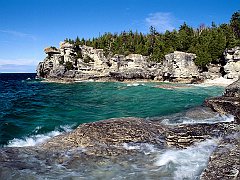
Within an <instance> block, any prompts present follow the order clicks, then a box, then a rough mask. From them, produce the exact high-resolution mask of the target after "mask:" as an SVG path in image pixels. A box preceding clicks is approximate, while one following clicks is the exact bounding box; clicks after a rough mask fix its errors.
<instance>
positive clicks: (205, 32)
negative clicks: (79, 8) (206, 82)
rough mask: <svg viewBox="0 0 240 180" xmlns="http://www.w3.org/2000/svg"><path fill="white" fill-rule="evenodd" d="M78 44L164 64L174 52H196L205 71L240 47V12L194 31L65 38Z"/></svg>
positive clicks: (127, 33) (153, 30)
mask: <svg viewBox="0 0 240 180" xmlns="http://www.w3.org/2000/svg"><path fill="white" fill-rule="evenodd" d="M65 41H66V42H70V43H72V44H74V45H75V47H77V46H79V45H87V46H91V47H94V48H96V49H103V50H104V53H105V56H110V55H113V54H124V55H128V54H131V53H136V54H142V55H144V56H149V57H150V59H151V60H152V61H156V62H161V61H162V59H163V58H164V56H165V55H166V54H168V53H171V52H173V51H183V52H189V53H195V54H196V55H197V58H196V59H195V63H196V65H197V66H199V67H200V68H204V67H205V66H206V65H208V64H209V63H221V60H222V59H223V58H222V56H223V52H224V50H225V49H226V48H228V49H229V48H233V47H235V46H240V11H237V12H235V13H233V14H232V17H231V19H230V22H229V23H223V24H220V25H216V24H215V23H214V22H212V25H211V27H207V26H205V25H204V24H201V25H200V26H199V27H198V28H197V29H194V28H192V27H190V26H189V25H187V23H185V22H184V23H183V24H182V25H181V26H180V27H179V29H178V30H173V31H168V30H167V31H166V32H165V33H160V32H158V31H157V30H156V29H155V28H154V27H152V26H151V27H150V30H149V33H147V34H143V33H141V32H137V31H136V32H133V31H132V30H130V31H123V32H121V33H119V34H118V33H114V34H113V33H104V34H103V35H101V36H99V37H97V38H92V39H84V38H79V37H77V38H76V39H75V40H73V39H68V38H67V39H65Z"/></svg>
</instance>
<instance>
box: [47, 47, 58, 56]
mask: <svg viewBox="0 0 240 180" xmlns="http://www.w3.org/2000/svg"><path fill="white" fill-rule="evenodd" d="M44 52H45V53H46V54H48V55H51V54H60V51H59V49H57V48H56V47H53V46H50V47H46V48H45V49H44Z"/></svg>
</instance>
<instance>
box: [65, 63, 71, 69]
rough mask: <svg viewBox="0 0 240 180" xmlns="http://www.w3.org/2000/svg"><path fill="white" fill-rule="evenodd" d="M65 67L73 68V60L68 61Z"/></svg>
mask: <svg viewBox="0 0 240 180" xmlns="http://www.w3.org/2000/svg"><path fill="white" fill-rule="evenodd" d="M65 67H66V69H67V70H73V64H72V62H70V61H67V62H66V65H65Z"/></svg>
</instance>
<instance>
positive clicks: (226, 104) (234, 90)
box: [205, 79, 240, 123]
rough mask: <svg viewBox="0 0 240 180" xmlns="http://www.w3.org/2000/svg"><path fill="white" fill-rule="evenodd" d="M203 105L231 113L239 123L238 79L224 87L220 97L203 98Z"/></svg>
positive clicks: (239, 86) (239, 90)
mask: <svg viewBox="0 0 240 180" xmlns="http://www.w3.org/2000/svg"><path fill="white" fill-rule="evenodd" d="M205 105H207V106H208V107H211V108H212V109H213V110H214V111H217V112H219V113H221V114H232V115H234V116H235V119H236V121H237V122H238V123H240V79H238V80H237V81H235V82H234V83H232V84H230V85H229V86H228V87H226V90H225V92H224V94H223V96H221V97H214V98H209V99H207V100H205Z"/></svg>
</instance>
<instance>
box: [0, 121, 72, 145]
mask: <svg viewBox="0 0 240 180" xmlns="http://www.w3.org/2000/svg"><path fill="white" fill-rule="evenodd" d="M73 126H74V125H71V126H70V125H64V126H60V127H59V128H57V129H55V130H54V131H51V132H48V133H45V134H37V135H31V136H29V137H24V138H14V139H13V140H11V141H9V143H8V145H6V146H5V147H26V146H36V145H39V144H41V143H43V142H45V141H47V140H48V139H50V138H52V137H54V136H58V135H60V134H63V133H66V132H70V131H72V130H73ZM40 129H41V127H39V126H38V127H36V128H35V130H34V132H35V133H37V132H38V130H40Z"/></svg>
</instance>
